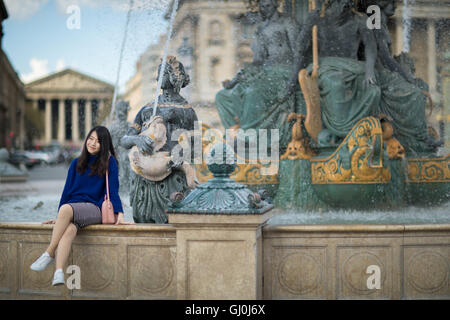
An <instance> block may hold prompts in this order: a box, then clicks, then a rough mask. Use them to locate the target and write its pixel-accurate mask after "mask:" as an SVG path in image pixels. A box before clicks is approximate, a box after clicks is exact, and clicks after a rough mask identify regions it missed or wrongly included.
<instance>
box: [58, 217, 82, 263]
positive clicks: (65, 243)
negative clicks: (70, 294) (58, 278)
mask: <svg viewBox="0 0 450 320" xmlns="http://www.w3.org/2000/svg"><path fill="white" fill-rule="evenodd" d="M77 231H78V230H77V227H76V226H75V225H74V224H73V223H70V224H69V226H68V227H67V228H66V231H65V232H64V234H63V236H62V237H61V240H59V244H58V249H57V251H56V253H57V254H56V266H55V267H56V270H58V269H63V267H64V265H65V264H66V262H67V259H68V258H69V253H70V247H71V246H72V242H73V239H75V236H76V235H77Z"/></svg>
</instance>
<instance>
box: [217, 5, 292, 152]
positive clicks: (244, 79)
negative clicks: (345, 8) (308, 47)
mask: <svg viewBox="0 0 450 320" xmlns="http://www.w3.org/2000/svg"><path fill="white" fill-rule="evenodd" d="M258 6H259V15H260V17H261V20H262V21H261V22H260V23H259V25H258V26H257V29H256V31H255V36H254V41H253V43H252V50H253V62H252V63H251V64H250V65H249V66H247V67H246V68H244V69H242V70H240V71H239V72H238V74H237V75H236V76H235V77H234V78H233V79H232V80H231V81H224V82H223V86H224V89H223V90H221V91H219V92H218V93H217V95H216V106H217V110H218V112H219V116H220V118H221V120H222V123H223V125H224V126H225V128H227V129H228V128H237V127H239V128H241V129H244V130H246V129H250V128H252V129H279V130H280V134H279V135H280V139H281V141H280V150H283V148H286V146H287V144H288V142H289V137H290V135H291V133H290V128H289V124H288V122H287V121H286V120H287V117H288V115H289V114H290V113H292V112H295V109H296V106H295V103H296V102H295V99H294V98H292V99H286V100H285V101H282V102H279V101H278V97H279V96H282V94H283V92H284V91H285V88H286V87H287V85H288V81H289V76H290V74H291V73H292V64H293V62H294V61H296V60H298V57H297V56H298V54H299V53H300V51H299V46H298V44H299V43H298V40H297V32H298V29H299V25H298V23H297V22H296V20H295V19H294V18H292V17H290V16H288V15H286V14H284V13H280V12H278V11H277V2H276V0H261V1H259V3H258ZM297 88H298V85H297Z"/></svg>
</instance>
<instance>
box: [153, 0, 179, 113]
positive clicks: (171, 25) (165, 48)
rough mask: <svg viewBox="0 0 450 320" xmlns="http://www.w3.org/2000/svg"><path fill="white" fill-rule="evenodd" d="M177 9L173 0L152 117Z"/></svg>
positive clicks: (176, 3)
mask: <svg viewBox="0 0 450 320" xmlns="http://www.w3.org/2000/svg"><path fill="white" fill-rule="evenodd" d="M177 10H178V0H175V1H174V2H173V7H172V13H171V14H170V22H169V31H168V32H167V39H166V45H165V47H164V54H163V59H162V66H161V70H160V72H159V77H158V84H157V86H156V92H155V103H154V106H155V107H154V108H153V117H154V116H155V115H156V109H158V96H159V92H160V91H161V84H162V78H163V75H164V70H165V69H166V60H167V52H168V51H169V43H170V39H171V38H172V28H173V22H174V20H175V16H176V14H177Z"/></svg>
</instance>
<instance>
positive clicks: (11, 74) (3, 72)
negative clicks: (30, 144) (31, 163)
mask: <svg viewBox="0 0 450 320" xmlns="http://www.w3.org/2000/svg"><path fill="white" fill-rule="evenodd" d="M7 18H8V12H7V11H6V7H5V4H4V3H3V0H0V148H7V149H9V150H11V149H23V147H24V139H25V125H24V123H25V89H24V85H23V83H22V81H20V78H19V76H18V75H17V73H16V71H15V70H14V68H13V66H12V65H11V62H10V61H9V59H8V57H7V56H6V54H5V52H4V51H3V50H2V38H3V27H2V23H3V20H5V19H7Z"/></svg>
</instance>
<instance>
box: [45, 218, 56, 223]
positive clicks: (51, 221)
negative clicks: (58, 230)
mask: <svg viewBox="0 0 450 320" xmlns="http://www.w3.org/2000/svg"><path fill="white" fill-rule="evenodd" d="M55 223H56V219H52V220H47V221H44V222H42V224H55Z"/></svg>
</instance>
